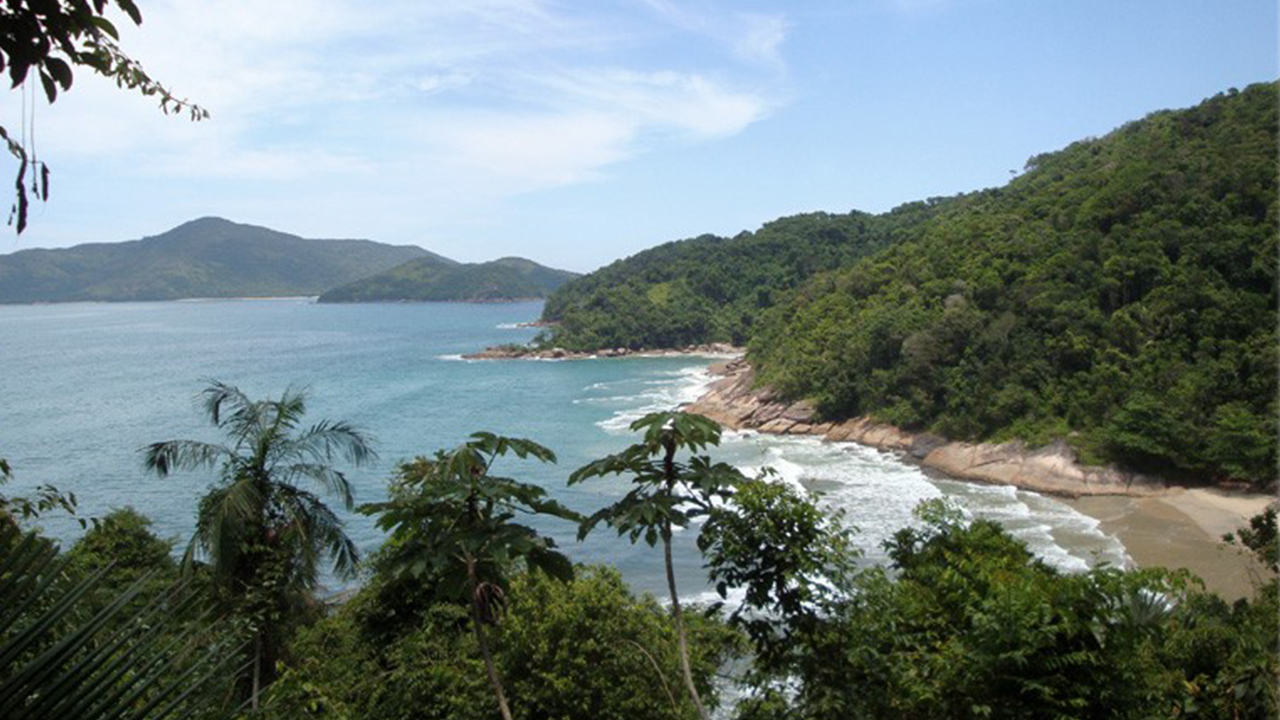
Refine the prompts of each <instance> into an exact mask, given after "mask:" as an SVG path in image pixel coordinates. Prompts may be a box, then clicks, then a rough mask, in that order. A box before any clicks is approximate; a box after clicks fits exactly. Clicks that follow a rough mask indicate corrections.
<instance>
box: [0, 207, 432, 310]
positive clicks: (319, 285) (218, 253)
mask: <svg viewBox="0 0 1280 720" xmlns="http://www.w3.org/2000/svg"><path fill="white" fill-rule="evenodd" d="M424 255H425V256H430V253H428V252H427V251H426V250H423V249H422V248H419V247H416V246H408V245H406V246H392V245H384V244H381V243H375V242H371V241H368V240H306V239H303V238H300V237H297V236H296V235H289V234H287V233H282V232H277V231H275V230H269V229H267V228H263V227H256V226H253V225H242V224H239V223H234V222H231V221H228V220H223V219H221V218H201V219H199V220H192V221H191V222H188V223H185V224H183V225H179V226H178V227H176V228H174V229H172V230H170V231H168V232H166V233H162V234H160V235H156V236H154V237H148V238H144V239H142V240H134V241H130V242H120V243H93V244H88V245H78V246H76V247H72V248H65V249H58V250H44V249H32V250H22V251H19V252H16V253H12V254H10V255H0V303H29V302H70V301H79V300H101V301H126V300H173V299H178V298H203V297H267V296H290V295H317V294H319V293H321V292H324V291H325V290H328V289H329V288H332V287H335V286H338V285H342V284H344V283H349V282H351V281H352V280H355V279H357V278H361V277H365V276H368V275H371V274H373V273H377V272H381V271H383V270H386V269H388V268H391V267H394V266H396V265H399V264H400V263H402V262H405V261H406V260H409V259H412V258H417V257H422V256H424Z"/></svg>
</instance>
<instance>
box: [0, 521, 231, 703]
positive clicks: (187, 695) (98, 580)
mask: <svg viewBox="0 0 1280 720" xmlns="http://www.w3.org/2000/svg"><path fill="white" fill-rule="evenodd" d="M12 509H14V508H12V507H11V506H9V505H8V504H7V503H0V708H3V709H4V716H5V717H6V718H12V719H13V720H23V719H28V718H29V719H33V720H34V719H38V718H83V719H84V720H92V719H94V718H102V719H103V720H108V719H110V720H115V719H117V718H132V719H133V720H168V719H173V718H191V717H202V718H206V717H214V716H216V715H217V714H218V713H217V712H216V710H215V708H218V707H219V706H220V704H219V703H218V701H217V700H216V697H217V694H218V692H219V691H220V690H221V689H223V688H225V687H226V683H225V678H226V677H227V676H228V675H229V674H234V669H233V668H232V667H231V662H232V661H233V660H234V658H235V657H236V654H237V653H236V645H237V641H236V639H235V637H234V635H233V634H230V633H228V632H227V631H226V630H227V628H226V626H225V624H217V623H211V622H209V618H208V617H207V616H206V615H205V614H204V613H203V612H202V611H201V608H202V607H203V602H202V600H201V597H202V594H201V593H200V592H199V588H198V587H196V586H193V584H192V583H189V582H180V581H179V580H178V578H177V573H176V568H175V564H174V562H173V560H172V559H171V558H170V557H169V554H168V551H169V545H168V543H165V542H163V541H161V540H158V539H157V538H156V537H155V536H154V535H152V534H151V533H150V532H149V530H148V529H147V525H148V523H147V521H146V520H145V519H144V518H142V517H141V516H140V515H138V514H137V513H135V512H133V511H131V510H122V511H116V512H114V513H112V514H111V515H109V516H107V517H106V518H105V519H104V520H103V522H102V523H100V524H97V525H95V526H94V527H93V529H91V530H89V532H88V533H87V534H86V535H85V536H84V537H83V538H81V540H80V541H78V542H77V543H76V544H75V546H74V547H73V548H72V549H71V551H70V552H68V553H59V551H58V548H57V546H56V545H54V544H53V543H52V542H51V541H49V540H47V539H45V538H43V537H41V536H40V535H39V534H38V533H35V532H31V531H24V530H22V529H20V528H19V526H18V525H17V524H16V523H15V522H12V520H11V516H10V515H9V514H8V513H9V512H10V511H11V510H12ZM104 551H105V552H108V553H110V554H111V560H106V559H105V557H103V555H102V553H103V552H104Z"/></svg>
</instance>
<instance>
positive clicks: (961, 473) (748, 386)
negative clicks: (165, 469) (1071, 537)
mask: <svg viewBox="0 0 1280 720" xmlns="http://www.w3.org/2000/svg"><path fill="white" fill-rule="evenodd" d="M710 370H711V372H712V373H713V374H716V375H721V376H722V377H721V378H720V379H719V380H716V381H715V382H713V383H712V384H711V386H710V387H709V388H708V390H707V392H706V394H704V395H703V396H702V397H701V398H699V399H698V400H696V401H694V402H692V403H690V404H689V405H686V406H685V407H684V408H683V410H685V411H686V412H692V413H698V414H700V415H705V416H707V417H709V418H711V419H712V420H715V421H716V422H718V423H720V424H721V425H724V426H725V427H727V428H731V429H735V430H737V429H754V430H758V431H759V432H763V433H772V434H786V435H818V436H821V437H823V438H824V439H826V440H829V441H831V442H856V443H860V444H862V445H870V446H872V447H876V448H880V449H883V450H896V451H901V452H903V453H906V454H907V455H908V456H909V457H912V458H914V459H916V460H918V461H919V462H920V464H922V465H924V466H926V467H930V468H934V469H936V470H941V471H942V472H945V473H947V474H948V475H951V476H953V477H957V478H961V479H964V480H975V481H980V482H989V483H998V484H1001V485H1013V486H1015V487H1019V488H1023V489H1026V490H1035V491H1037V492H1045V493H1052V494H1055V495H1068V496H1072V497H1076V496H1080V495H1133V496H1145V495H1159V494H1164V493H1165V492H1167V491H1168V490H1169V487H1168V486H1167V485H1166V484H1165V483H1164V481H1162V480H1160V479H1159V478H1154V477H1150V476H1146V475H1140V474H1137V473H1129V472H1124V471H1121V470H1119V469H1117V468H1114V467H1091V466H1082V465H1080V464H1079V463H1078V460H1077V457H1076V453H1075V451H1074V450H1072V449H1071V447H1070V446H1069V445H1067V444H1066V443H1065V442H1063V441H1061V440H1058V441H1055V442H1053V443H1050V444H1049V445H1046V446H1044V447H1041V448H1028V447H1027V446H1026V445H1025V444H1023V443H1021V442H1010V443H1002V444H999V445H992V444H986V443H976V444H975V443H965V442H948V441H947V440H946V439H944V438H941V437H938V436H936V435H931V434H928V433H919V434H916V433H909V432H906V431H904V430H901V429H900V428H897V427H894V426H892V425H888V424H885V423H878V422H875V421H874V420H871V419H870V418H865V417H860V418H850V419H848V420H843V421H840V422H818V421H817V420H818V419H817V412H816V409H815V408H814V406H813V404H812V403H810V402H808V401H800V402H796V403H786V402H783V401H781V400H779V399H777V394H776V393H775V392H773V391H772V390H771V389H769V388H767V387H755V373H754V371H753V370H752V368H751V366H750V364H748V363H747V361H746V360H745V359H744V358H741V357H739V358H734V359H732V360H729V361H727V362H721V363H717V364H715V365H713V366H711V369H710Z"/></svg>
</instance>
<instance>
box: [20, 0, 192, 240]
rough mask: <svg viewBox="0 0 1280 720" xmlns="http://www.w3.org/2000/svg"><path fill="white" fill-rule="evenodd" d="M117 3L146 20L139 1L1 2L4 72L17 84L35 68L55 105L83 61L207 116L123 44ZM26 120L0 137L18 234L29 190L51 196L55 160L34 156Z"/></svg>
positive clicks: (164, 104)
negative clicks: (9, 159)
mask: <svg viewBox="0 0 1280 720" xmlns="http://www.w3.org/2000/svg"><path fill="white" fill-rule="evenodd" d="M113 5H114V6H115V7H116V8H118V9H119V10H121V11H123V12H124V14H125V15H126V16H127V17H128V18H129V20H130V21H131V22H133V23H134V24H135V25H141V24H142V13H141V12H140V11H139V10H138V6H137V5H135V4H134V2H133V0H114V2H108V1H107V0H43V1H42V0H13V1H12V2H7V3H5V4H4V6H3V7H0V71H7V72H8V75H9V80H10V83H11V87H13V88H18V87H19V86H24V84H25V83H26V81H27V79H28V77H30V75H31V74H32V72H33V71H34V74H35V76H36V78H37V79H38V80H39V82H40V87H41V88H42V89H43V90H44V96H45V99H46V100H48V101H49V103H50V104H52V103H53V102H54V101H56V100H57V99H58V93H59V92H66V91H68V90H70V89H71V84H72V81H73V79H74V73H73V68H74V67H77V66H78V67H82V68H87V69H89V70H92V71H93V72H95V73H97V74H99V75H101V76H103V77H106V78H110V79H111V80H114V81H115V83H116V86H117V87H120V88H122V89H125V90H133V91H136V92H139V93H141V94H142V95H144V96H147V97H156V98H158V99H159V105H160V110H161V111H162V112H164V114H166V115H168V114H171V113H185V114H187V116H188V117H189V118H190V119H191V120H193V121H198V120H203V119H205V118H208V117H209V112H208V111H207V110H205V109H204V108H202V107H200V106H199V105H196V104H195V103H192V102H191V101H189V100H187V99H186V98H180V97H178V96H176V95H174V94H173V93H172V92H171V91H170V90H169V89H168V88H166V87H165V86H164V85H161V84H160V83H159V82H157V81H156V80H153V79H152V78H151V76H150V75H148V74H147V72H146V70H144V69H143V67H142V64H141V63H139V62H138V61H136V60H134V59H133V58H131V57H129V56H128V55H127V54H126V53H125V52H124V51H123V50H122V49H121V48H120V46H119V44H118V43H119V40H120V33H119V31H118V30H117V29H116V27H115V25H114V24H113V23H112V22H111V21H110V20H109V19H108V18H107V17H106V14H107V12H108V11H109V10H111V8H112V6H113ZM21 125H22V132H21V133H20V134H19V135H18V136H17V137H15V136H14V133H13V131H12V130H10V129H8V128H6V127H5V126H4V125H0V139H2V140H3V141H4V143H5V145H6V147H7V148H8V150H9V154H11V155H12V156H13V157H14V158H15V159H16V160H17V161H18V163H19V167H18V173H17V176H16V178H15V180H14V204H13V207H12V209H11V211H10V217H9V222H10V224H13V223H15V222H16V223H17V231H18V232H19V233H21V232H22V231H23V230H25V229H26V227H27V215H28V210H29V205H30V199H29V195H28V192H30V195H32V196H34V197H35V198H36V199H39V200H48V199H49V166H48V165H47V164H45V163H44V162H43V161H41V160H40V159H39V157H37V155H36V150H35V141H34V139H33V138H34V127H31V128H28V118H25V117H24V118H22V119H21ZM28 173H30V175H31V177H30V178H28Z"/></svg>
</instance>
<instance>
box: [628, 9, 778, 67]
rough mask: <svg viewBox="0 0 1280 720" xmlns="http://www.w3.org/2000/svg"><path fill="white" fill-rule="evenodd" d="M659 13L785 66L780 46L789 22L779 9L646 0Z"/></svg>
mask: <svg viewBox="0 0 1280 720" xmlns="http://www.w3.org/2000/svg"><path fill="white" fill-rule="evenodd" d="M643 2H644V4H645V5H646V6H648V7H649V8H650V10H652V11H653V12H654V13H655V14H656V15H657V16H658V17H660V18H662V19H663V20H664V21H665V22H667V23H669V24H670V25H672V26H674V27H676V28H679V29H680V30H683V31H685V32H689V33H694V34H697V35H702V36H704V37H708V38H711V39H712V40H714V41H716V42H718V43H720V44H721V45H723V46H725V47H727V48H728V49H729V50H731V51H732V52H733V53H734V54H735V55H736V56H737V57H738V58H740V59H742V60H746V61H749V62H754V63H759V64H763V65H769V66H772V67H774V68H775V69H781V68H782V67H783V61H782V55H781V53H780V46H781V45H782V41H783V40H785V39H786V36H787V31H788V29H789V28H790V24H789V23H788V22H787V20H786V18H785V17H784V16H783V15H782V14H780V13H760V12H742V11H735V10H726V9H724V8H722V7H717V6H715V5H712V4H709V3H705V2H704V3H701V4H698V5H695V4H693V3H683V4H677V3H675V2H672V1H671V0H643Z"/></svg>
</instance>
